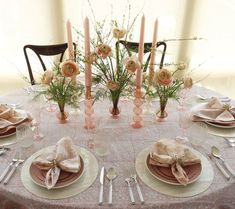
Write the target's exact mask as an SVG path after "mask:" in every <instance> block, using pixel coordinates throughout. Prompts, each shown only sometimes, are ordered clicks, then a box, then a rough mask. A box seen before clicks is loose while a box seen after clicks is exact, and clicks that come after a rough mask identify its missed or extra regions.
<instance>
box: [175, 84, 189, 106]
mask: <svg viewBox="0 0 235 209" xmlns="http://www.w3.org/2000/svg"><path fill="white" fill-rule="evenodd" d="M189 91H190V89H189V88H183V89H181V90H180V91H179V105H178V107H177V110H179V111H184V110H186V104H185V102H186V99H187V98H188V95H189Z"/></svg>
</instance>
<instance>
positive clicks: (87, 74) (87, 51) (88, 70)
mask: <svg viewBox="0 0 235 209" xmlns="http://www.w3.org/2000/svg"><path fill="white" fill-rule="evenodd" d="M84 30H85V57H86V56H88V55H89V54H90V29H89V19H88V17H86V18H85V20H84ZM85 84H86V86H89V87H90V86H91V64H90V63H87V62H86V63H85Z"/></svg>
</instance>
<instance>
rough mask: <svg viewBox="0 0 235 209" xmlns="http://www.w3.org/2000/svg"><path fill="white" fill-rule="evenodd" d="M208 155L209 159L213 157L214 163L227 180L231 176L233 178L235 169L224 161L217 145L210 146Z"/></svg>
mask: <svg viewBox="0 0 235 209" xmlns="http://www.w3.org/2000/svg"><path fill="white" fill-rule="evenodd" d="M209 157H210V159H212V157H214V162H215V165H216V166H217V168H218V169H219V170H220V172H221V173H222V174H223V175H224V176H225V178H226V179H227V180H230V177H231V176H232V177H234V178H235V171H234V170H233V169H232V168H231V167H230V165H229V164H228V163H227V162H226V161H225V159H224V158H222V154H221V152H220V150H219V149H218V148H217V147H215V146H212V147H211V154H210V155H209Z"/></svg>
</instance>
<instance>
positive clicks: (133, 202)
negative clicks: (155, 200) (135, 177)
mask: <svg viewBox="0 0 235 209" xmlns="http://www.w3.org/2000/svg"><path fill="white" fill-rule="evenodd" d="M125 182H126V183H127V186H128V190H129V195H130V198H131V204H132V205H134V204H135V199H134V195H133V192H132V189H131V184H130V182H131V179H130V178H126V179H125Z"/></svg>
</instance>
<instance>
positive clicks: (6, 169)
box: [0, 152, 19, 182]
mask: <svg viewBox="0 0 235 209" xmlns="http://www.w3.org/2000/svg"><path fill="white" fill-rule="evenodd" d="M18 159H19V152H16V153H15V156H14V157H13V158H12V161H11V163H10V164H9V165H8V166H7V167H6V168H5V170H4V171H3V173H2V174H1V176H0V182H2V180H3V179H4V178H5V176H6V175H7V173H8V172H9V170H10V169H11V168H12V166H13V164H14V163H16V162H17V161H18Z"/></svg>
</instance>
